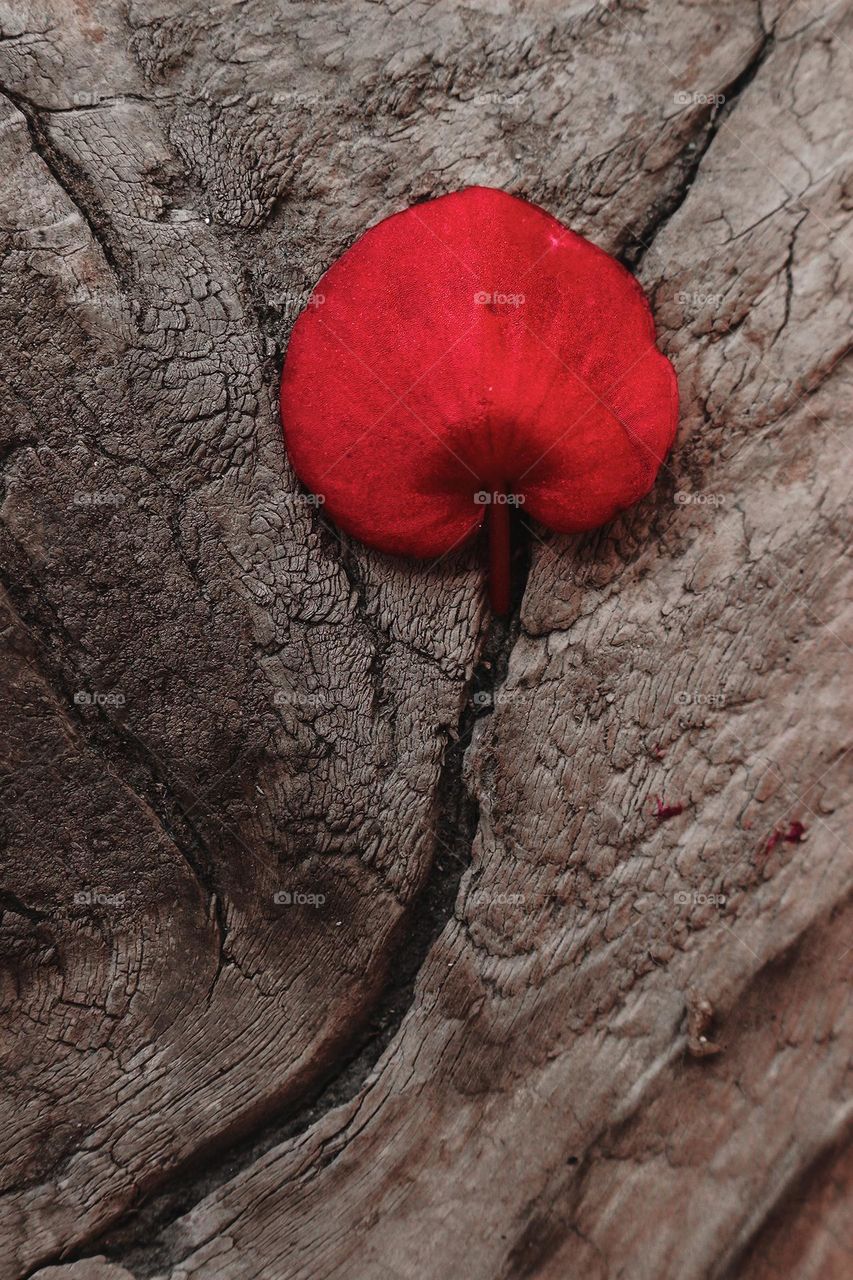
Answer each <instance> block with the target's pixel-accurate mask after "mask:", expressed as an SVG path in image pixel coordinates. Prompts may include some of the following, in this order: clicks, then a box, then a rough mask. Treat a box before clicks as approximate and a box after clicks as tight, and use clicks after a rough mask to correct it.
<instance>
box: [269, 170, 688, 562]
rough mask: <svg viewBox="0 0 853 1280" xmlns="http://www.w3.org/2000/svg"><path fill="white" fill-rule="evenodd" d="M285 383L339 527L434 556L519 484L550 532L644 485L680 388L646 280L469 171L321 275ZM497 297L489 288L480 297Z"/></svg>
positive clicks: (294, 450)
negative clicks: (477, 183)
mask: <svg viewBox="0 0 853 1280" xmlns="http://www.w3.org/2000/svg"><path fill="white" fill-rule="evenodd" d="M316 294H317V295H318V298H322V299H323V301H322V302H319V301H318V302H317V305H312V306H310V307H308V308H307V309H306V310H305V311H304V312H303V314H302V315H301V316H300V317H299V320H298V321H297V323H296V325H295V327H294V330H293V335H292V337H291V340H290V346H289V348H288V352H287V360H286V362H285V367H284V374H283V377H282V387H281V414H282V421H283V424H284V430H285V436H286V441H287V446H288V450H289V452H290V456H291V459H292V461H293V465H294V467H295V469H296V471H297V474H298V475H299V477H300V478H301V480H302V481H303V483H304V484H305V485H306V486H307V487H308V489H310V490H311V491H312V492H314V493H319V494H322V495H323V496H324V497H325V500H326V511H327V512H328V514H329V515H330V516H331V517H332V518H333V519H334V520H335V521H336V522H337V523H338V524H340V525H341V526H342V527H343V528H344V529H346V530H348V531H349V532H350V533H353V534H354V535H355V536H356V537H358V538H360V539H362V540H363V541H364V542H367V543H369V544H370V545H372V546H375V547H378V548H380V549H381V550H384V551H391V552H403V553H406V554H410V555H416V556H426V557H431V556H436V555H441V554H442V553H444V552H446V551H448V550H449V549H450V548H451V547H452V546H453V545H454V544H456V543H457V542H459V541H461V540H462V539H463V538H464V537H465V536H467V535H468V534H470V533H472V532H473V531H474V530H475V529H476V528H477V527H478V526H479V525H480V524H481V522H482V519H483V514H484V511H485V507H484V506H482V505H479V504H478V503H477V502H476V501H475V494H476V493H477V492H478V491H479V490H488V491H491V490H493V489H495V488H497V487H498V486H500V485H501V484H505V485H506V487H507V489H508V490H509V491H510V492H511V493H516V494H521V495H522V496H523V499H524V504H525V505H524V509H525V510H526V511H528V512H529V513H530V514H531V515H532V516H534V517H535V518H537V519H538V520H541V521H542V523H543V524H545V525H547V526H549V527H550V528H552V529H557V530H561V531H564V532H574V531H577V530H580V529H587V528H591V527H593V526H595V525H598V524H601V523H603V522H604V521H606V520H609V519H610V518H611V517H612V516H613V515H614V514H615V513H616V512H617V511H618V510H620V509H621V508H623V507H626V506H628V505H629V504H630V503H632V502H635V501H636V500H637V499H638V498H640V497H642V496H643V494H645V493H647V492H648V490H649V489H650V488H651V486H652V484H653V483H654V478H655V475H656V473H657V470H658V467H659V466H660V464H661V462H662V461H663V459H664V457H665V455H666V453H667V451H668V449H669V447H670V445H671V444H672V440H673V437H674V435H675V427H676V419H677V409H678V402H677V390H676V382H675V374H674V373H673V370H672V367H671V365H670V363H669V361H668V360H666V359H665V357H664V356H662V355H661V354H660V352H658V351H657V349H656V347H655V333H654V324H653V322H652V317H651V313H650V311H649V308H648V305H647V303H646V300H645V297H644V295H643V293H642V290H641V289H640V287H639V285H638V284H637V282H636V281H635V280H634V279H633V277H632V276H631V275H630V274H629V273H628V272H627V271H626V270H625V269H624V268H623V267H622V266H621V265H620V264H619V263H618V262H616V261H615V259H613V258H611V257H609V256H608V255H607V254H606V253H604V252H603V251H602V250H601V249H598V248H596V246H595V245H592V244H590V243H589V241H587V240H584V239H583V238H582V237H580V236H577V235H575V234H574V233H573V232H571V231H568V230H567V229H566V228H564V227H563V226H562V225H561V224H560V223H559V222H557V221H556V220H555V219H554V218H552V217H550V215H549V214H547V213H545V212H544V211H543V210H541V209H539V208H537V207H536V206H535V205H532V204H529V203H527V202H526V201H524V200H519V199H517V198H515V197H513V196H510V195H507V194H505V193H504V192H501V191H494V190H491V189H489V188H485V187H472V188H470V189H468V190H466V191H461V192H458V193H456V194H454V195H449V196H443V197H441V198H440V199H438V200H432V201H429V202H428V203H426V204H421V205H415V206H413V207H412V208H410V209H407V210H406V211H405V212H404V213H400V214H397V215H395V216H394V217H391V218H387V219H386V220H385V221H384V222H381V223H379V224H378V225H377V226H375V227H373V228H372V229H371V230H370V231H368V232H366V234H365V235H363V236H362V237H361V239H360V240H358V241H356V243H355V244H354V245H353V246H352V248H351V249H349V250H348V251H347V252H346V253H345V254H343V256H342V257H341V258H340V259H339V260H338V261H337V262H336V263H335V264H334V265H333V266H332V267H331V268H330V269H329V271H328V272H327V273H326V275H325V276H324V277H323V279H322V281H321V282H320V284H319V285H318V286H317V290H316ZM484 295H485V296H486V297H487V299H488V300H487V301H484Z"/></svg>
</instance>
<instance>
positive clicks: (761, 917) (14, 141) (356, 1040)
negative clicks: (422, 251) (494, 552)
mask: <svg viewBox="0 0 853 1280" xmlns="http://www.w3.org/2000/svg"><path fill="white" fill-rule="evenodd" d="M852 62H853V13H851V6H850V4H849V3H840V4H836V5H831V6H819V5H818V4H817V0H808V2H807V3H805V2H802V0H794V3H789V2H786V0H765V2H764V3H757V4H752V5H750V4H746V3H744V0H714V2H713V3H712V0H703V2H702V3H697V4H684V3H678V2H677V0H649V2H648V3H647V4H645V5H632V4H628V3H623V2H622V0H612V2H609V3H601V4H594V3H592V0H583V2H582V3H574V2H573V0H565V3H563V4H559V5H543V4H536V3H533V0H520V2H518V3H510V2H509V0H495V2H494V3H491V4H489V5H469V6H465V5H461V4H451V3H449V2H447V0H439V2H438V3H431V4H426V3H421V2H420V0H413V2H412V3H408V4H405V5H394V4H390V3H387V0H378V2H376V3H367V2H362V0H359V2H356V0H350V2H349V3H346V4H340V3H334V2H333V0H319V2H316V3H308V2H307V0H306V2H304V3H292V4H291V3H285V2H284V0H242V2H238V0H213V2H210V0H204V3H202V2H201V0H185V2H181V0H131V2H130V3H126V0H122V2H121V3H119V2H118V0H73V2H71V0H0V94H2V96H0V245H2V278H0V320H2V328H0V402H2V413H0V430H2V433H3V438H2V443H0V449H2V486H1V487H0V502H2V521H0V528H2V534H0V547H2V551H1V552H0V554H1V555H2V561H3V581H4V587H5V591H4V594H3V597H2V608H3V628H4V639H5V641H6V643H5V645H4V647H3V652H2V665H3V676H4V686H3V687H4V696H3V698H2V701H0V714H2V719H3V722H4V733H3V738H4V742H5V743H6V744H8V747H7V749H6V750H5V752H4V763H3V769H2V774H3V781H4V798H3V808H2V828H3V836H4V842H5V843H4V852H3V860H2V867H0V1007H2V1022H1V1023H0V1045H2V1062H3V1069H2V1072H1V1073H0V1085H1V1086H2V1104H1V1105H2V1113H0V1117H1V1119H0V1143H2V1147H3V1159H2V1175H0V1176H2V1183H0V1280H24V1277H37V1280H48V1277H50V1278H51V1280H129V1278H135V1280H143V1278H146V1277H156V1280H262V1278H263V1280H270V1278H271V1280H333V1278H334V1280H354V1278H355V1280H403V1278H406V1280H408V1278H409V1277H417V1280H446V1278H447V1277H450V1276H464V1277H466V1278H470V1280H524V1278H526V1277H536V1278H537V1280H566V1278H569V1280H572V1278H574V1277H583V1280H610V1278H614V1280H615V1278H616V1277H626V1276H630V1277H631V1280H661V1278H665V1280H704V1278H705V1277H746V1278H747V1280H777V1278H779V1280H781V1278H782V1277H791V1276H797V1277H798V1278H799V1280H828V1278H829V1280H834V1278H835V1277H841V1276H846V1275H849V1274H850V1267H851V1259H850V1253H851V1250H853V1241H852V1240H851V1236H853V1230H851V1218H850V1208H849V1203H847V1204H846V1205H845V1196H844V1190H845V1186H846V1185H849V1175H850V1172H851V1170H850V1156H849V1146H848V1139H849V1133H850V1112H851V1104H850V1095H849V1093H848V1092H846V1089H845V1086H846V1083H847V1082H846V1078H845V1077H846V1071H847V1067H848V1056H849V1043H850V1039H849V1036H850V1010H849V1002H848V1000H847V998H846V997H847V985H846V984H847V980H848V977H849V972H850V966H851V960H852V959H853V936H851V931H850V921H849V910H848V900H849V890H850V871H851V858H852V857H853V852H851V844H850V835H849V816H850V801H849V795H850V792H849V787H848V789H847V790H845V782H849V761H850V757H849V756H848V755H847V754H846V753H847V751H848V750H849V729H850V716H849V704H850V688H851V681H850V656H851V648H850V645H851V639H850V630H849V625H848V621H847V615H846V614H845V608H846V607H847V608H849V594H848V595H845V585H846V584H848V583H849V576H847V574H846V573H845V567H844V559H843V550H844V535H845V529H846V519H849V508H848V509H847V511H845V505H846V503H847V499H848V496H849V475H850V437H849V419H850V403H851V389H853V378H851V369H850V365H849V363H845V361H844V357H845V355H846V354H847V352H848V350H849V346H850V332H851V329H850V320H851V273H850V263H851V248H853V245H852V244H851V200H850V192H851V120H853V103H851V97H853V66H851V63H852ZM471 183H484V184H488V185H492V186H498V187H504V188H507V189H509V190H512V191H515V192H517V193H519V194H521V195H524V196H526V197H528V198H529V199H532V200H534V201H536V202H537V203H539V204H542V205H543V206H544V207H546V208H547V209H549V210H550V211H551V212H553V213H554V214H555V215H557V216H558V217H560V218H561V219H563V220H564V221H565V222H567V223H568V224H569V225H571V226H573V227H574V228H575V229H576V230H578V231H580V232H582V233H583V234H586V235H588V236H589V237H590V238H591V239H593V240H595V241H596V242H597V243H598V244H600V245H602V246H603V247H604V248H606V249H607V250H609V251H610V252H613V253H617V254H619V255H620V256H621V257H622V258H623V260H624V261H625V262H626V263H628V264H630V265H632V267H633V268H634V269H635V270H636V271H637V273H638V275H639V276H640V278H641V280H642V282H643V284H644V286H645V287H646V289H647V290H648V291H649V294H650V296H651V298H652V300H653V306H654V311H655V315H656V320H657V323H658V326H659V330H660V333H661V345H662V347H663V349H664V350H665V351H666V352H667V354H669V355H670V357H671V358H672V360H673V361H674V363H675V365H676V368H677V370H678V374H679V380H680V385H681V389H682V397H683V412H682V422H681V427H680V431H679V439H678V444H677V447H676V449H675V451H674V453H673V455H672V457H671V459H670V461H669V463H668V465H667V466H666V468H665V469H664V471H663V472H662V475H661V479H660V482H659V483H658V485H657V486H656V489H655V491H654V493H653V494H652V495H650V497H649V498H648V499H647V500H646V501H645V502H643V503H642V504H641V505H640V507H638V508H637V509H635V510H634V511H633V512H631V513H630V514H629V515H627V516H626V517H625V518H624V519H621V520H620V521H618V522H617V523H616V524H614V525H612V526H609V527H607V528H606V529H604V530H601V531H600V532H599V533H597V534H595V535H592V536H587V537H582V538H559V537H556V536H553V535H545V534H543V531H542V530H537V529H532V530H531V531H530V532H529V534H528V535H526V536H527V549H526V551H525V550H522V552H521V553H520V560H521V562H522V568H523V567H524V564H525V563H526V564H527V565H528V567H529V573H528V575H527V580H526V583H525V584H523V592H521V591H520V592H519V599H518V601H517V604H516V609H515V612H514V614H513V616H512V618H511V620H510V622H509V624H508V625H506V626H501V625H496V624H492V623H491V622H490V620H489V612H488V610H487V608H485V606H484V601H483V594H482V581H481V574H480V570H479V563H480V552H479V550H478V549H477V548H469V549H467V550H465V551H463V552H460V553H458V554H456V555H454V556H452V557H450V558H448V559H446V560H444V561H442V562H441V563H439V564H436V565H432V566H414V565H408V564H405V563H400V562H395V561H392V560H386V559H383V558H382V557H380V556H378V555H375V554H372V553H370V552H367V551H365V550H364V549H363V548H361V547H359V546H358V545H354V544H352V543H349V542H347V541H346V540H345V539H342V538H340V537H339V536H338V535H337V534H336V533H335V531H334V529H332V528H331V527H330V526H329V524H328V523H327V522H326V521H325V520H324V519H323V515H322V511H321V510H318V509H317V508H316V507H313V506H311V505H310V504H309V503H306V502H305V500H304V495H302V494H301V492H300V489H299V486H298V485H297V484H296V482H295V481H294V478H293V475H292V473H291V472H290V470H289V468H288V465H287V461H286V458H285V456H284V452H283V447H282V442H281V437H280V430H279V427H278V423H277V416H276V405H275V394H276V386H277V379H278V374H279V370H280V367H281V357H282V350H283V347H284V345H285V344H286V340H287V334H288V331H289V327H290V325H291V323H292V321H293V319H294V318H295V316H296V315H297V314H298V312H299V310H300V308H301V307H302V305H304V301H305V298H306V297H307V294H308V292H309V291H310V289H311V288H312V286H313V285H314V283H315V282H316V280H317V278H318V277H319V275H320V274H321V273H322V271H323V270H324V269H325V268H326V266H328V264H329V263H330V262H331V261H332V260H333V259H334V258H335V257H336V255H338V254H339V253H340V252H341V251H342V250H343V249H344V248H345V247H346V246H347V245H348V244H349V243H351V242H352V240H353V239H354V238H355V236H357V235H358V234H359V232H360V231H362V230H363V229H364V228H365V227H366V226H368V225H370V224H371V223H373V222H374V221H376V220H377V219H379V218H381V217H383V216H385V215H386V214H388V213H391V212H393V211H395V210H397V209H400V208H402V207H404V206H405V205H407V204H410V203H411V202H413V201H416V200H419V199H423V198H428V197H430V196H433V195H438V194H441V193H443V192H446V191H449V190H453V189H455V188H458V187H461V186H465V185H468V184H471ZM845 602H847V604H846V603H845Z"/></svg>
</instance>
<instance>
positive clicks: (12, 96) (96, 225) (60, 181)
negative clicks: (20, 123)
mask: <svg viewBox="0 0 853 1280" xmlns="http://www.w3.org/2000/svg"><path fill="white" fill-rule="evenodd" d="M0 93H2V94H3V95H4V96H5V97H6V98H8V100H9V101H10V102H11V103H12V104H13V105H14V106H15V107H17V109H18V110H19V111H20V113H21V115H22V116H23V117H24V122H25V124H26V128H27V132H28V133H29V136H30V144H31V146H32V149H33V151H34V152H35V154H36V155H37V156H38V157H39V159H40V160H41V161H42V162H43V164H44V165H45V166H46V168H47V170H48V172H49V173H50V176H51V177H52V178H53V180H54V182H55V183H56V184H57V186H58V187H60V188H61V189H62V191H64V192H65V194H66V196H67V197H68V199H69V200H70V201H71V203H72V204H73V205H74V208H75V209H76V210H77V212H78V213H79V215H80V217H81V218H82V219H83V221H84V222H85V224H86V226H87V227H88V229H89V234H90V235H91V237H92V239H93V240H94V242H95V244H96V245H97V246H98V248H99V249H100V250H101V252H102V253H103V255H104V258H105V259H106V261H107V263H108V265H109V267H110V268H111V270H112V272H113V274H114V276H115V277H116V280H117V282H118V285H119V287H120V288H122V289H124V290H125V291H129V290H130V279H129V277H130V262H129V259H128V258H126V257H123V256H122V252H121V250H120V249H118V247H117V246H115V245H114V244H113V243H112V242H111V241H110V239H109V237H108V235H107V234H106V232H107V227H108V223H107V222H106V219H105V218H104V217H103V216H102V215H101V214H99V213H98V212H97V210H96V209H95V208H94V204H93V200H92V199H91V198H90V199H88V200H87V201H86V202H85V203H84V201H83V200H82V199H81V197H80V194H79V189H80V188H81V187H82V188H84V189H88V188H89V182H88V179H87V178H86V175H85V174H84V173H81V172H80V171H79V170H78V169H77V168H76V166H75V165H74V164H73V162H72V161H71V160H69V158H68V156H67V155H65V154H64V153H61V152H59V151H58V150H57V148H56V147H55V146H54V145H53V143H52V142H51V139H50V137H49V135H48V132H47V129H46V128H45V126H44V124H43V123H42V120H41V117H40V115H39V111H38V109H37V108H36V107H35V106H34V104H33V103H32V102H30V101H29V99H27V98H23V97H22V96H21V95H20V94H19V93H15V92H13V91H12V90H10V89H8V88H7V87H5V86H3V85H0Z"/></svg>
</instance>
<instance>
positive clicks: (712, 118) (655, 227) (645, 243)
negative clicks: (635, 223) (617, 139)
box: [616, 32, 774, 271]
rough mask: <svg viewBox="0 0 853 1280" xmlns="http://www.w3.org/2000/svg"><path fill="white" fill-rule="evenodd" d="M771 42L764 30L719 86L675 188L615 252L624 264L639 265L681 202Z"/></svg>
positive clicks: (632, 267)
mask: <svg viewBox="0 0 853 1280" xmlns="http://www.w3.org/2000/svg"><path fill="white" fill-rule="evenodd" d="M773 42H774V41H773V35H772V33H771V32H766V33H765V34H764V36H763V37H762V39H761V40H760V41H759V43H758V45H757V47H756V49H755V51H754V52H753V54H752V56H751V57H750V59H749V61H748V62H747V64H746V66H745V67H744V68H743V69H742V70H741V71H739V72H738V74H737V75H736V76H735V77H734V79H732V80H730V81H729V83H728V84H726V85H724V86H723V87H722V88H721V89H720V91H719V93H720V96H721V97H722V98H723V99H724V101H723V102H722V103H721V104H719V105H718V104H712V105H711V107H710V110H709V111H708V113H707V120H706V125H705V133H704V136H703V137H701V138H700V139H699V140H698V141H697V140H696V139H693V140H692V141H691V142H690V143H688V145H687V146H686V147H685V149H684V151H683V152H682V153H681V155H680V156H679V157H678V159H677V160H676V162H675V163H676V165H679V166H680V167H681V169H682V176H681V180H680V182H678V183H677V184H676V186H675V188H674V190H672V191H670V192H669V194H668V195H667V196H666V198H665V199H663V200H661V201H660V202H657V203H655V204H653V205H652V208H651V210H650V212H649V216H648V218H647V220H646V222H645V223H644V224H643V227H642V229H641V230H639V231H634V232H633V233H632V234H631V235H629V237H628V242H627V244H626V245H625V246H624V247H623V249H622V251H621V253H619V254H617V255H616V256H617V257H618V259H619V261H620V262H621V263H622V264H623V266H626V267H628V268H629V269H630V270H631V271H636V270H637V269H638V267H639V266H640V265H641V264H642V262H643V259H644V258H645V256H646V254H647V253H648V252H649V250H650V249H651V248H652V246H653V244H654V242H655V239H656V238H657V236H659V235H660V233H661V231H663V229H664V227H665V226H666V225H667V223H668V222H669V221H670V220H671V219H672V218H673V217H674V216H675V214H676V213H677V212H678V210H679V209H680V208H681V206H682V205H683V204H684V201H685V200H686V199H687V197H688V195H689V194H690V189H691V187H692V186H693V183H694V182H695V181H696V175H697V174H698V172H699V168H700V166H701V164H702V161H703V160H704V158H705V156H706V154H707V152H708V150H709V148H710V146H711V143H712V142H713V141H714V139H715V138H716V136H717V133H718V132H719V129H720V126H721V125H722V124H723V122H724V121H725V120H726V119H727V118H728V117H729V116H730V115H731V113H732V111H733V110H734V108H735V105H736V103H737V100H738V98H739V97H740V95H741V94H742V93H743V91H744V90H745V89H746V88H747V86H748V85H749V84H751V83H752V81H753V80H754V79H755V77H756V75H757V74H758V72H759V70H760V68H761V66H762V64H763V63H764V62H765V61H766V59H767V57H768V55H769V53H770V51H771V49H772V47H773Z"/></svg>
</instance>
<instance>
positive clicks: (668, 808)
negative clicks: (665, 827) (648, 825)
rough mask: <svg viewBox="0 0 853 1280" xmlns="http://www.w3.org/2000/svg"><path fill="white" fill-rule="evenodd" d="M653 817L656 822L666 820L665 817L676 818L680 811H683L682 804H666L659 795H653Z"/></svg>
mask: <svg viewBox="0 0 853 1280" xmlns="http://www.w3.org/2000/svg"><path fill="white" fill-rule="evenodd" d="M655 805H656V808H655V817H656V818H657V820H658V822H666V820H667V818H677V817H678V815H679V814H680V813H684V805H683V804H667V803H666V801H665V800H662V799H661V797H660V796H655Z"/></svg>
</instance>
